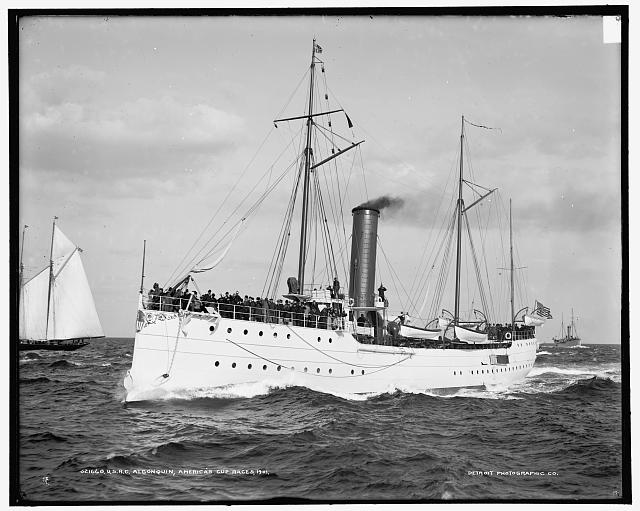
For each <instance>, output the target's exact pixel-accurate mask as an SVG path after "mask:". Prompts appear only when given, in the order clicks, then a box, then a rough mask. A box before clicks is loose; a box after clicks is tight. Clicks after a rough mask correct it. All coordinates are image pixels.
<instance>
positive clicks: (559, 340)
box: [553, 309, 582, 346]
mask: <svg viewBox="0 0 640 511" xmlns="http://www.w3.org/2000/svg"><path fill="white" fill-rule="evenodd" d="M553 343H554V344H555V345H556V346H580V345H581V343H582V340H581V339H580V337H578V331H577V330H576V323H575V321H574V318H573V309H571V323H570V324H568V325H567V330H566V332H565V329H564V316H563V317H562V323H561V326H560V335H559V336H558V337H554V338H553Z"/></svg>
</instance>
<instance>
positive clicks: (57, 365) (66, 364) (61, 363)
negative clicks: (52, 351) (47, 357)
mask: <svg viewBox="0 0 640 511" xmlns="http://www.w3.org/2000/svg"><path fill="white" fill-rule="evenodd" d="M81 365H82V364H81V363H80V362H70V361H68V360H56V361H55V362H51V363H50V364H49V367H52V368H54V369H65V368H70V367H77V366H81Z"/></svg>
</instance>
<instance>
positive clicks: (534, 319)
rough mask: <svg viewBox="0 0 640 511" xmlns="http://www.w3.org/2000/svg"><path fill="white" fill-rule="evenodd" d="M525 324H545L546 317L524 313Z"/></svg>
mask: <svg viewBox="0 0 640 511" xmlns="http://www.w3.org/2000/svg"><path fill="white" fill-rule="evenodd" d="M524 324H525V325H527V326H531V325H533V326H541V325H544V319H543V318H539V317H538V316H529V314H525V315H524Z"/></svg>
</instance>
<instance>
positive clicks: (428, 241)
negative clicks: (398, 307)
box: [410, 157, 458, 296]
mask: <svg viewBox="0 0 640 511" xmlns="http://www.w3.org/2000/svg"><path fill="white" fill-rule="evenodd" d="M457 161H458V160H457V157H454V158H453V159H452V162H451V166H450V168H449V173H448V177H447V181H446V182H445V187H444V190H443V191H442V193H441V195H440V201H439V202H438V208H437V209H436V213H435V216H434V218H438V217H439V216H440V210H441V208H442V206H443V204H444V198H445V197H446V196H449V195H448V194H447V190H448V189H449V186H450V185H451V183H452V182H453V175H454V169H455V167H456V163H457ZM449 197H450V202H452V201H453V197H452V196H449ZM446 221H447V220H446V217H445V216H443V222H442V227H444V225H445V224H446ZM435 232H443V230H442V228H441V229H440V230H439V231H435ZM433 233H434V231H433V230H431V231H430V233H429V235H428V236H427V237H426V239H425V244H424V249H423V251H422V255H421V256H420V261H421V263H420V264H419V265H418V267H417V268H416V270H415V275H416V278H415V279H414V282H415V285H416V286H417V285H418V281H419V279H418V275H419V274H420V273H423V272H424V270H422V265H423V264H424V265H427V264H428V263H429V262H431V256H432V254H433V246H432V245H431V238H432V237H433ZM436 236H437V235H436ZM443 239H444V238H443ZM436 242H437V237H436ZM429 246H432V250H431V253H430V255H429V257H428V258H427V259H425V258H424V256H425V254H426V252H427V248H428V247H429ZM425 269H426V268H425ZM413 288H414V285H413V284H412V286H411V291H410V292H411V293H413ZM420 294H422V293H420ZM412 296H413V294H412Z"/></svg>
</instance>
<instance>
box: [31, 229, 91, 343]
mask: <svg viewBox="0 0 640 511" xmlns="http://www.w3.org/2000/svg"><path fill="white" fill-rule="evenodd" d="M56 219H57V217H54V220H53V230H52V234H51V252H50V256H49V264H48V265H47V266H45V267H44V268H43V269H42V270H40V271H39V272H38V273H36V274H35V275H34V276H33V277H31V278H30V279H29V280H27V281H25V282H23V279H24V266H23V264H22V253H23V252H24V234H25V231H26V228H27V226H26V225H25V226H24V229H23V231H22V251H21V254H20V298H19V300H20V306H19V314H20V316H19V337H20V344H19V349H20V350H56V351H72V350H77V349H79V348H82V347H83V346H86V345H87V344H88V342H87V341H88V339H95V338H99V337H104V333H103V332H102V326H101V325H100V320H99V318H98V313H97V312H96V307H95V303H94V301H93V295H92V294H91V289H90V288H89V282H88V281H87V276H86V274H85V271H84V267H83V265H82V260H81V259H80V252H82V250H81V249H80V247H77V246H76V245H74V244H73V243H72V242H71V241H70V240H69V238H67V237H66V236H65V235H64V233H63V232H62V231H61V230H60V229H59V228H58V226H57V225H56Z"/></svg>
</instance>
